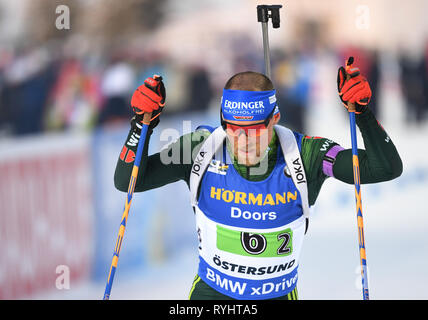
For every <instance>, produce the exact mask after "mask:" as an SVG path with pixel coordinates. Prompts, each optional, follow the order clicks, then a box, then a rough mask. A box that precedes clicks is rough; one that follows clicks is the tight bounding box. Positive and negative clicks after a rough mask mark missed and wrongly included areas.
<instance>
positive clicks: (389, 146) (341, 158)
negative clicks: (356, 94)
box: [333, 108, 403, 184]
mask: <svg viewBox="0 0 428 320" xmlns="http://www.w3.org/2000/svg"><path fill="white" fill-rule="evenodd" d="M356 123H357V125H358V128H359V129H360V132H361V135H362V137H363V141H364V147H365V150H362V149H358V161H359V165H360V179H361V183H363V184H364V183H376V182H382V181H388V180H392V179H395V178H397V177H399V176H400V175H401V173H402V172H403V163H402V161H401V158H400V155H399V154H398V152H397V149H396V147H395V145H394V143H393V142H392V140H391V138H390V137H389V136H388V134H387V133H386V131H385V130H384V129H383V127H382V126H381V125H380V123H379V122H378V121H377V120H376V118H375V117H374V115H373V113H372V112H371V111H370V109H368V108H367V109H366V111H364V112H363V113H362V114H359V115H356ZM333 174H334V177H335V178H336V179H338V180H340V181H343V182H346V183H349V184H353V183H354V178H353V165H352V149H345V150H342V151H340V152H339V153H338V154H337V155H336V160H335V162H334V165H333Z"/></svg>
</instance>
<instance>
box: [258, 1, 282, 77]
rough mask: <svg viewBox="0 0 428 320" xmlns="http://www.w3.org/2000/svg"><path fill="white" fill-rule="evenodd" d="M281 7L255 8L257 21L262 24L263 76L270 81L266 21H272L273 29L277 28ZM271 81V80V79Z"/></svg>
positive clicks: (262, 6) (265, 6)
mask: <svg viewBox="0 0 428 320" xmlns="http://www.w3.org/2000/svg"><path fill="white" fill-rule="evenodd" d="M281 8H282V5H271V6H268V5H264V4H263V5H258V6H257V21H258V22H261V24H262V35H263V53H264V60H265V75H266V76H267V77H268V78H269V79H271V67H270V51H269V34H268V21H269V18H271V19H272V27H273V28H274V29H276V28H279V23H280V19H279V9H281ZM271 80H272V79H271Z"/></svg>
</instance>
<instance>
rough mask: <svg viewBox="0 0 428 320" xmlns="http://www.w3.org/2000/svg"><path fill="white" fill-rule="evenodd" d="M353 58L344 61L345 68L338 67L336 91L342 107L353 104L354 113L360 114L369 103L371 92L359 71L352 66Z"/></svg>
mask: <svg viewBox="0 0 428 320" xmlns="http://www.w3.org/2000/svg"><path fill="white" fill-rule="evenodd" d="M353 63H354V58H353V57H350V58H349V59H348V60H347V61H346V68H344V67H340V68H339V70H338V73H337V90H338V91H339V97H340V99H341V100H342V103H343V105H344V106H345V107H346V108H347V109H348V103H355V109H356V111H355V113H356V114H360V113H362V112H363V111H364V110H365V109H366V108H367V105H368V103H369V102H370V98H371V96H372V91H371V89H370V85H369V83H368V82H367V79H366V78H365V77H363V76H362V75H361V74H360V69H358V68H355V67H353V66H352V64H353Z"/></svg>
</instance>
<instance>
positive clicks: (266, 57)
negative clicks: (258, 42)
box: [262, 22, 272, 79]
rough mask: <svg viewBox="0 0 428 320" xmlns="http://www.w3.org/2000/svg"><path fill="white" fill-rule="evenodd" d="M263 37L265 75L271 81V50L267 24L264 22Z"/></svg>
mask: <svg viewBox="0 0 428 320" xmlns="http://www.w3.org/2000/svg"><path fill="white" fill-rule="evenodd" d="M262 35H263V55H264V60H265V74H266V76H267V77H268V78H269V79H271V74H272V72H271V68H270V50H269V34H268V24H267V22H262Z"/></svg>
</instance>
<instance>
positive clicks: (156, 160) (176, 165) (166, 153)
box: [114, 128, 205, 192]
mask: <svg viewBox="0 0 428 320" xmlns="http://www.w3.org/2000/svg"><path fill="white" fill-rule="evenodd" d="M150 137H151V133H150V134H149V133H148V134H147V138H146V141H145V145H144V149H143V154H142V159H141V164H140V168H139V171H138V177H137V182H136V185H135V192H142V191H146V190H150V189H155V188H159V187H162V186H164V185H166V184H169V183H173V182H176V181H179V180H184V181H186V183H188V181H189V177H190V170H191V168H192V163H193V156H192V155H193V154H194V149H195V148H196V147H197V146H198V145H200V143H201V142H202V141H203V140H204V139H205V135H204V134H203V133H200V132H195V133H189V134H186V135H183V136H181V137H180V138H179V139H177V140H176V141H175V142H172V143H171V144H169V145H168V146H166V147H165V148H163V149H162V150H161V151H160V152H157V153H154V154H152V155H150V156H149V155H148V147H149V141H150ZM138 139H139V135H138V132H136V131H135V129H132V128H131V131H130V132H129V134H128V137H127V139H126V142H125V144H124V145H123V147H122V150H121V152H120V155H119V159H118V161H117V164H116V170H115V173H114V185H115V187H116V189H118V190H120V191H123V192H127V191H128V185H129V180H130V177H131V172H132V168H133V165H134V158H135V154H136V152H137V143H136V141H138Z"/></svg>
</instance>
